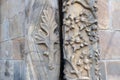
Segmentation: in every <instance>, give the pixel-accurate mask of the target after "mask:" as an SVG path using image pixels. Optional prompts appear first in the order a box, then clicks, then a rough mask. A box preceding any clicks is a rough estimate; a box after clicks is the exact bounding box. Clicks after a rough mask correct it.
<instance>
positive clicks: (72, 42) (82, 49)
mask: <svg viewBox="0 0 120 80" xmlns="http://www.w3.org/2000/svg"><path fill="white" fill-rule="evenodd" d="M96 3H97V2H96V1H95V0H68V1H67V0H65V1H63V14H64V19H63V35H64V37H63V48H64V49H63V50H64V59H65V66H64V74H65V79H66V80H101V78H100V75H99V65H98V64H99V63H98V60H99V50H98V47H97V43H98V36H97V28H98V26H97V18H96Z"/></svg>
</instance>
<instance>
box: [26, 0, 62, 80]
mask: <svg viewBox="0 0 120 80" xmlns="http://www.w3.org/2000/svg"><path fill="white" fill-rule="evenodd" d="M28 4H30V3H28ZM30 6H31V9H29V10H26V11H29V12H28V13H27V12H26V14H27V16H28V17H29V18H28V26H29V27H28V35H27V36H28V37H27V39H28V46H29V51H28V54H27V62H28V72H29V74H27V75H28V76H29V77H28V78H31V79H30V80H59V72H60V49H59V16H58V1H57V0H33V1H32V0H31V4H30ZM26 80H29V79H26Z"/></svg>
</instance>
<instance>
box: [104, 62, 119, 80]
mask: <svg viewBox="0 0 120 80" xmlns="http://www.w3.org/2000/svg"><path fill="white" fill-rule="evenodd" d="M106 68H107V78H108V80H119V79H120V61H112V62H107V63H106Z"/></svg>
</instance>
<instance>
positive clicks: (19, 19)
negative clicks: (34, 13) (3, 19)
mask: <svg viewBox="0 0 120 80" xmlns="http://www.w3.org/2000/svg"><path fill="white" fill-rule="evenodd" d="M24 30H25V15H24V13H20V14H19V15H15V16H14V17H13V18H12V19H10V20H9V36H10V39H13V38H17V37H21V36H24V35H25V34H24V32H25V31H24Z"/></svg>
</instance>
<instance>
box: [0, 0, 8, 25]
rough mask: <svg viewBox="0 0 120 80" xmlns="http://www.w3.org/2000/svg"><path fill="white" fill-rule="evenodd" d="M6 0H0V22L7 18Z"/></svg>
mask: <svg viewBox="0 0 120 80" xmlns="http://www.w3.org/2000/svg"><path fill="white" fill-rule="evenodd" d="M7 4H8V0H0V24H2V23H3V22H4V20H5V19H7V18H8V14H9V13H8V6H7Z"/></svg>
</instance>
